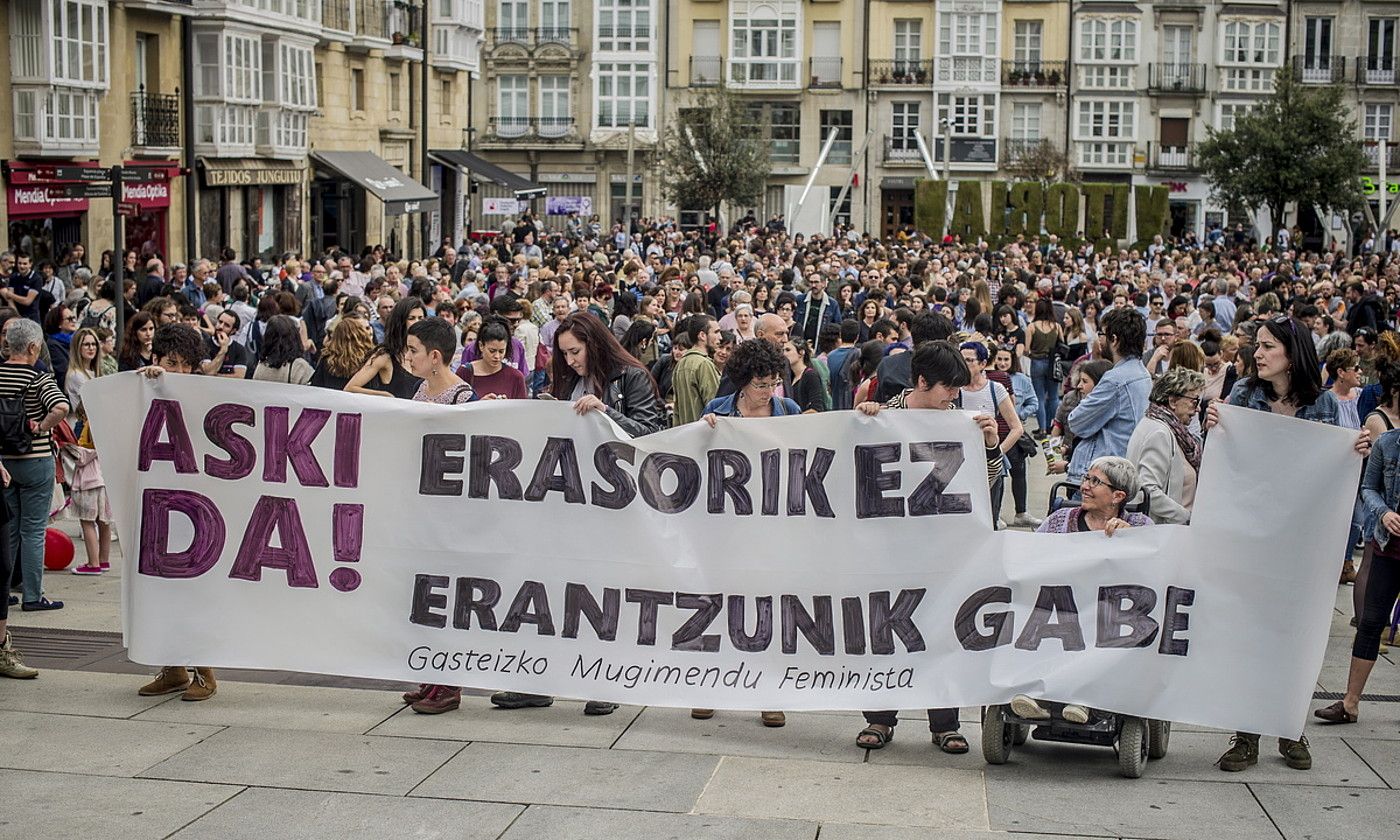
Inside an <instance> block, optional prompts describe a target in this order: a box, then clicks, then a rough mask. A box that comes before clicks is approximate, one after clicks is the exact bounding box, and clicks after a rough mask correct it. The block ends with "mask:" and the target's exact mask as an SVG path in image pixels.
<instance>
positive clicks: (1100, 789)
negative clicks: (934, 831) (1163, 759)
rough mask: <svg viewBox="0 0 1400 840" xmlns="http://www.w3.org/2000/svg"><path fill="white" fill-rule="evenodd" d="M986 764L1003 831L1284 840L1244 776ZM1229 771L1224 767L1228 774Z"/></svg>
mask: <svg viewBox="0 0 1400 840" xmlns="http://www.w3.org/2000/svg"><path fill="white" fill-rule="evenodd" d="M1004 769H1008V768H1005V767H1002V768H991V767H989V768H988V769H987V774H986V780H987V813H988V818H989V820H990V822H991V827H992V828H993V829H996V830H999V831H1026V832H1043V833H1046V834H1078V835H1085V836H1093V837H1134V838H1144V840H1200V838H1203V837H1209V838H1211V840H1278V832H1277V831H1276V830H1275V829H1274V826H1273V823H1272V822H1270V821H1269V818H1268V816H1267V815H1266V814H1265V813H1264V811H1263V809H1262V808H1260V807H1259V803H1257V802H1255V801H1254V797H1253V796H1252V795H1251V794H1250V792H1249V789H1248V788H1247V787H1246V786H1245V785H1243V784H1229V783H1220V782H1181V781H1175V780H1169V779H1155V778H1144V779H1122V778H1116V777H1114V776H1106V777H1104V778H1102V779H1101V780H1096V781H1093V782H1090V783H1086V782H1085V781H1084V780H1083V779H1071V778H1061V777H1060V776H1059V775H1058V772H1056V773H1055V774H1054V775H1051V774H1050V773H1047V772H1040V773H1035V774H1025V773H1014V772H1013V773H1009V774H1003V773H1000V772H995V771H999V770H1004ZM1221 775H1224V774H1221Z"/></svg>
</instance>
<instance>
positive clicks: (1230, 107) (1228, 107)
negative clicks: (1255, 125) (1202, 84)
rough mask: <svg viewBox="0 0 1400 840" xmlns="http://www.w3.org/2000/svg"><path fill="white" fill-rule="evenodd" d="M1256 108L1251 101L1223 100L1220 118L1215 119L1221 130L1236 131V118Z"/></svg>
mask: <svg viewBox="0 0 1400 840" xmlns="http://www.w3.org/2000/svg"><path fill="white" fill-rule="evenodd" d="M1252 110H1254V104H1253V103H1250V102H1222V103H1220V119H1218V120H1216V121H1215V124H1216V127H1217V128H1218V130H1220V131H1234V130H1235V120H1236V119H1238V118H1240V117H1242V116H1244V115H1245V114H1247V113H1249V112H1250V111H1252Z"/></svg>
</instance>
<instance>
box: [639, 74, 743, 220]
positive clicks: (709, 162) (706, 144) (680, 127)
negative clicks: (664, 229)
mask: <svg viewBox="0 0 1400 840" xmlns="http://www.w3.org/2000/svg"><path fill="white" fill-rule="evenodd" d="M660 162H661V167H662V172H664V173H665V175H664V177H663V178H662V179H661V192H662V194H663V195H664V196H665V197H666V200H667V201H670V202H672V203H674V204H675V205H676V206H677V207H685V208H699V207H704V208H709V209H713V210H714V212H715V217H716V218H718V217H719V210H720V205H721V204H723V203H724V202H726V201H727V202H730V203H732V204H737V205H742V206H753V205H758V204H761V203H762V202H763V192H764V188H765V186H766V184H767V181H768V172H769V168H770V160H769V149H768V145H767V144H766V143H764V142H763V134H762V126H760V125H756V124H754V122H753V119H752V117H751V112H750V110H749V107H748V105H747V104H746V103H745V102H744V101H743V100H742V99H740V98H739V97H737V96H735V95H734V94H733V93H732V92H730V91H729V90H726V89H724V88H711V89H707V90H705V91H703V92H702V93H701V94H700V96H699V97H698V98H697V101H696V103H695V106H694V107H693V108H687V109H683V110H682V111H681V114H680V119H679V120H677V121H676V122H675V123H673V124H672V125H671V126H670V127H668V128H667V129H666V132H665V134H664V135H662V138H661V151H660Z"/></svg>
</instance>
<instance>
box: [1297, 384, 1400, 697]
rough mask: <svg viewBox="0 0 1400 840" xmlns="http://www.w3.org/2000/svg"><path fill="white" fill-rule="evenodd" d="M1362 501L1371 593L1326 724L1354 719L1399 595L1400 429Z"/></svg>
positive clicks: (1378, 451)
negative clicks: (1341, 690)
mask: <svg viewBox="0 0 1400 840" xmlns="http://www.w3.org/2000/svg"><path fill="white" fill-rule="evenodd" d="M1384 367H1385V368H1391V370H1380V371H1379V373H1380V375H1381V382H1382V383H1385V384H1386V385H1391V384H1393V383H1394V382H1395V380H1396V379H1397V374H1398V373H1400V371H1397V370H1394V366H1393V365H1390V364H1384ZM1361 500H1362V501H1363V502H1364V503H1365V505H1366V518H1365V521H1366V526H1367V528H1368V534H1369V538H1370V546H1369V548H1370V552H1369V559H1368V560H1367V568H1366V593H1365V601H1364V603H1363V604H1362V608H1361V613H1360V615H1359V616H1358V617H1357V622H1356V637H1355V638H1354V639H1353V641H1352V643H1351V670H1350V672H1349V673H1348V674H1347V690H1346V693H1345V694H1344V695H1342V699H1341V700H1338V701H1337V702H1335V703H1333V704H1332V705H1330V706H1327V707H1326V708H1322V709H1315V710H1314V711H1313V715H1314V716H1316V717H1318V718H1321V719H1322V720H1324V721H1326V722H1327V723H1355V722H1356V717H1357V712H1358V711H1359V710H1360V706H1361V694H1362V692H1364V691H1365V690H1366V680H1367V679H1368V678H1370V676H1371V669H1372V668H1374V667H1375V665H1376V657H1377V656H1378V655H1379V653H1380V645H1381V633H1382V631H1384V630H1385V627H1386V625H1387V624H1389V623H1390V610H1391V607H1393V606H1394V604H1395V599H1396V598H1397V597H1400V539H1395V537H1397V536H1400V513H1397V512H1396V511H1397V510H1400V429H1394V430H1391V431H1388V432H1385V433H1384V434H1382V435H1381V436H1380V437H1379V438H1378V439H1377V440H1376V446H1375V448H1374V449H1372V450H1371V456H1370V457H1369V458H1367V459H1366V472H1365V474H1364V476H1363V477H1362V479H1361Z"/></svg>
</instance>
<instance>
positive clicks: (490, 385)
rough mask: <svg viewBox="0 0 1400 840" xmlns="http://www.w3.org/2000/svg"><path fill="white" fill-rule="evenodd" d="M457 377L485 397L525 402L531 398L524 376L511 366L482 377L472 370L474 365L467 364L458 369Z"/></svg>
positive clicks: (503, 366) (505, 366)
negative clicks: (524, 400)
mask: <svg viewBox="0 0 1400 840" xmlns="http://www.w3.org/2000/svg"><path fill="white" fill-rule="evenodd" d="M457 376H458V378H459V379H461V380H462V381H463V382H465V383H467V384H468V385H470V386H472V390H473V391H475V392H476V393H477V394H479V395H480V396H483V397H505V398H506V399H508V400H523V399H527V398H528V397H529V396H530V390H529V389H528V388H526V387H525V376H524V374H522V373H521V372H520V371H518V370H516V369H515V368H513V367H511V366H510V365H501V369H500V370H498V371H496V372H495V373H493V374H490V375H489V376H481V375H478V374H477V373H476V371H475V370H474V369H473V368H472V363H471V362H467V363H466V364H464V365H462V366H461V367H459V368H457Z"/></svg>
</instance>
